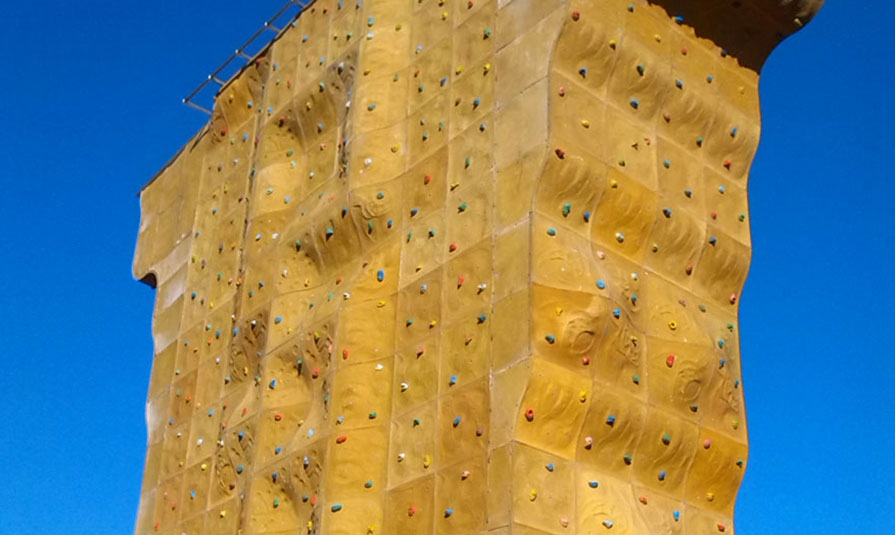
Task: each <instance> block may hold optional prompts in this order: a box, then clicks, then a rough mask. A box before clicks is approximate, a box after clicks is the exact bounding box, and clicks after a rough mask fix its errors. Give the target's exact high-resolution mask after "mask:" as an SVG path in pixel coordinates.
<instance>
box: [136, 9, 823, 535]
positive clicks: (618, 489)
mask: <svg viewBox="0 0 895 535" xmlns="http://www.w3.org/2000/svg"><path fill="white" fill-rule="evenodd" d="M820 4H821V2H820V1H804V0H803V1H772V0H761V1H759V0H754V1H751V2H750V1H742V2H737V1H733V2H728V1H724V2H721V1H717V2H716V1H714V0H712V1H709V0H706V1H689V2H688V1H671V0H669V1H667V2H664V1H663V2H646V1H643V0H624V1H619V0H571V1H570V0H490V1H488V0H475V1H467V0H463V1H460V0H454V1H447V0H441V1H439V0H364V1H363V2H360V1H357V2H356V1H354V0H346V1H344V2H341V1H340V2H333V1H329V2H324V1H322V0H318V1H317V2H316V3H315V4H313V5H312V6H311V7H310V8H308V10H306V11H305V12H304V13H303V14H302V16H301V17H300V18H299V19H298V20H297V21H296V23H295V25H294V27H292V28H290V29H289V30H287V31H286V32H284V33H283V35H282V36H281V37H280V38H279V39H278V40H276V41H275V42H274V43H273V44H272V45H271V46H270V47H269V48H268V49H266V50H265V51H264V52H263V53H262V54H261V55H260V56H259V57H258V58H257V59H256V60H255V61H254V62H252V64H251V65H250V66H249V67H248V68H247V69H246V70H244V71H243V72H242V73H241V74H240V75H239V76H238V77H237V78H236V79H235V80H234V81H233V82H232V84H230V85H229V86H227V87H226V88H225V89H224V90H223V91H222V92H221V94H220V95H219V96H218V98H217V101H216V104H215V109H214V114H213V116H212V119H211V120H210V122H209V123H208V125H207V126H206V127H205V128H204V129H203V130H202V131H201V132H200V133H199V134H197V135H196V137H195V138H194V139H193V140H191V141H190V143H189V144H187V145H186V146H185V147H184V148H183V149H182V150H181V152H180V153H179V154H178V155H177V156H176V157H175V158H174V159H173V160H172V161H171V162H170V163H169V165H168V166H166V168H165V169H164V170H163V171H162V172H160V173H159V175H158V176H157V177H156V178H155V180H153V181H152V182H151V183H150V184H149V185H147V186H146V187H145V188H144V189H143V190H142V192H141V194H140V202H141V207H142V221H141V225H140V234H139V240H138V245H137V251H136V256H135V260H134V274H135V276H136V277H137V278H139V279H142V280H144V281H145V282H147V283H149V284H151V285H153V286H155V287H156V289H157V293H156V306H155V314H154V317H153V323H152V332H153V337H154V344H155V358H154V363H153V367H152V377H151V382H150V387H149V394H148V404H147V411H146V412H147V421H148V436H149V439H148V449H147V456H146V467H145V474H144V478H143V488H142V497H141V502H140V509H139V514H138V520H137V526H136V533H137V534H138V535H149V534H155V533H158V534H162V535H180V534H183V533H186V534H189V535H193V534H221V535H235V534H246V535H253V534H285V533H308V534H332V535H335V534H340V535H341V534H345V535H365V534H380V533H382V534H390V535H391V534H394V535H398V534H401V535H407V534H426V535H435V534H480V533H485V532H488V533H491V534H494V535H510V534H512V535H521V534H524V535H536V534H538V535H540V534H557V535H559V534H581V535H584V534H588V535H591V534H599V533H608V534H614V535H620V534H638V535H671V534H681V535H683V534H715V533H721V532H724V533H732V532H733V520H732V516H733V511H734V503H735V498H736V493H737V489H738V488H739V485H740V481H741V480H742V477H743V472H744V469H745V465H746V461H747V434H746V422H745V414H744V405H743V394H742V385H741V383H740V380H741V377H740V355H739V339H738V331H737V307H738V296H739V293H740V290H741V289H742V286H743V282H744V279H745V277H746V273H747V270H748V267H749V260H750V236H749V218H748V208H747V195H746V182H747V178H748V172H749V166H750V163H751V161H752V158H753V156H754V154H755V150H756V147H757V145H758V140H759V128H760V117H759V103H758V71H759V70H760V68H761V65H762V63H763V62H764V60H765V58H766V57H767V55H768V54H769V53H770V52H771V51H772V49H773V48H774V46H775V45H776V44H777V43H778V42H779V41H780V40H781V39H782V38H783V37H785V36H786V35H788V34H790V33H792V32H794V31H796V30H797V29H798V28H799V27H801V26H802V25H804V24H805V23H807V22H808V21H809V20H810V18H811V17H812V16H813V14H814V13H815V12H816V11H817V9H818V8H819V7H820Z"/></svg>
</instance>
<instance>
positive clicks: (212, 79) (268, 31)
mask: <svg viewBox="0 0 895 535" xmlns="http://www.w3.org/2000/svg"><path fill="white" fill-rule="evenodd" d="M313 3H314V0H289V2H287V3H286V5H284V6H283V7H282V8H281V9H280V10H279V11H278V12H277V13H276V14H275V15H274V16H273V17H271V18H270V19H268V21H267V22H265V23H264V26H262V27H261V29H259V30H258V31H257V32H255V33H254V34H253V35H252V36H251V37H249V38H248V40H247V41H246V42H245V43H243V45H242V46H240V47H239V48H237V49H236V51H235V52H233V54H231V55H230V57H229V58H227V60H226V61H224V62H223V63H221V65H220V66H219V67H218V68H217V69H215V71H214V72H212V73H211V74H209V75H208V78H206V79H205V80H204V81H203V82H202V83H201V84H199V86H198V87H196V89H194V90H193V92H192V93H190V94H189V95H188V96H187V97H186V98H185V99H183V103H184V104H186V105H187V106H189V107H191V108H194V109H196V110H199V111H201V112H204V113H207V114H208V115H212V111H211V109H209V108H206V107H205V106H202V105H201V104H197V103H196V102H195V99H196V98H197V97H198V96H199V95H200V93H202V91H203V90H204V89H205V88H206V87H208V86H209V85H212V84H214V85H217V91H215V94H214V98H217V96H218V95H220V94H221V91H223V90H224V89H225V88H226V87H227V86H228V85H230V82H232V81H233V80H234V79H235V78H236V77H238V76H239V75H240V74H242V71H243V70H245V68H246V67H247V66H249V65H251V63H252V62H253V61H254V60H255V58H257V57H258V55H259V54H261V53H262V52H264V51H265V50H266V49H267V47H268V46H270V44H271V43H272V42H274V41H276V40H277V39H278V38H279V37H280V35H282V34H283V32H285V31H286V30H287V29H289V27H290V26H292V25H294V24H295V21H296V20H298V17H300V16H301V14H302V12H303V11H304V10H305V9H306V8H307V7H309V6H310V5H311V4H313ZM267 36H269V37H270V38H269V39H266V37H267ZM259 43H260V48H259V49H258V50H256V51H255V52H254V53H252V54H250V53H249V52H248V50H249V49H250V48H251V47H255V46H259ZM239 62H242V64H240V65H239V66H238V67H237V68H236V70H235V72H233V73H232V74H230V75H229V76H226V75H225V74H224V73H225V71H227V70H228V68H232V67H233V66H234V65H237V64H239ZM223 76H226V78H223ZM212 107H213V104H212Z"/></svg>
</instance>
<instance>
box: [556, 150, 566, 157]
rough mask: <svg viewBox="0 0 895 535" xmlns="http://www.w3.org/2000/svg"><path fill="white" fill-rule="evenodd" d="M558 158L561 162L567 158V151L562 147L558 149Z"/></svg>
mask: <svg viewBox="0 0 895 535" xmlns="http://www.w3.org/2000/svg"><path fill="white" fill-rule="evenodd" d="M556 157H557V158H559V159H560V160H562V159H564V158H565V157H566V151H565V149H563V148H562V147H556Z"/></svg>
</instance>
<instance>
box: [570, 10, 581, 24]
mask: <svg viewBox="0 0 895 535" xmlns="http://www.w3.org/2000/svg"><path fill="white" fill-rule="evenodd" d="M580 18H581V12H580V11H573V12H572V20H574V21H575V22H578V19H580Z"/></svg>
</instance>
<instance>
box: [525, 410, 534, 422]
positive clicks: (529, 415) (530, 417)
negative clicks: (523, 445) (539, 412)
mask: <svg viewBox="0 0 895 535" xmlns="http://www.w3.org/2000/svg"><path fill="white" fill-rule="evenodd" d="M525 419H526V420H528V421H529V422H531V421H534V419H535V410H534V409H532V408H531V407H529V408H527V409H525Z"/></svg>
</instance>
